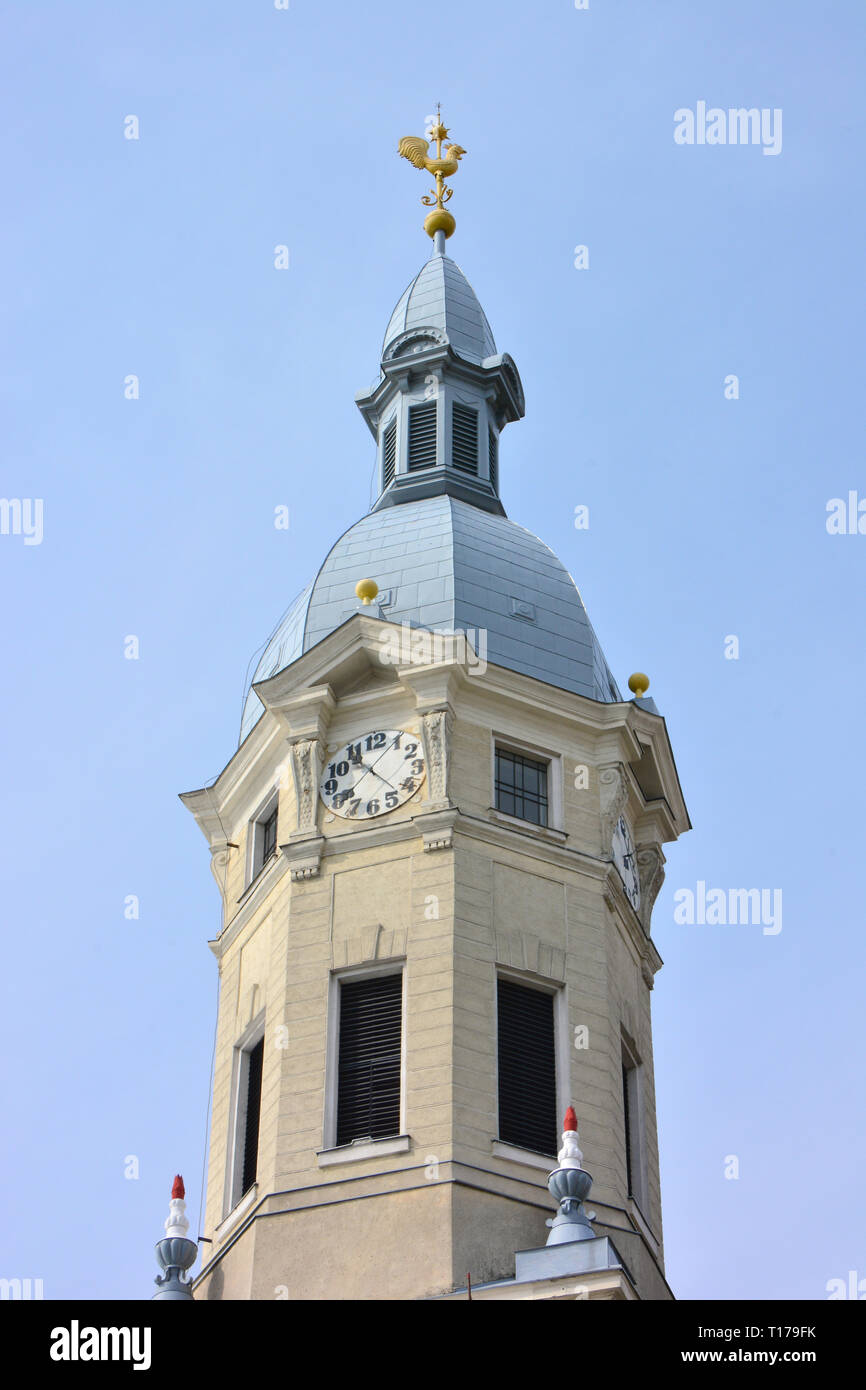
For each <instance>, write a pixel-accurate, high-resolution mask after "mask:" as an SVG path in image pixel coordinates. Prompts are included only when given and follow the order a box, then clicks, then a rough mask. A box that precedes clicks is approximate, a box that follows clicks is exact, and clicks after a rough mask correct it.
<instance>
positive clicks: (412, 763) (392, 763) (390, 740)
mask: <svg viewBox="0 0 866 1390" xmlns="http://www.w3.org/2000/svg"><path fill="white" fill-rule="evenodd" d="M425 771H426V769H425V767H424V751H423V749H422V747H421V740H420V739H419V738H418V737H417V735H416V734H408V733H407V732H406V730H405V729H376V730H374V731H373V733H369V734H360V735H359V736H358V737H357V738H356V739H353V740H352V742H351V743H347V744H346V746H345V747H344V748H341V749H340V750H339V751H338V752H337V753H329V754H328V762H327V765H326V767H325V770H324V772H323V774H322V781H321V785H320V787H319V792H320V795H321V798H322V800H323V801H324V803H325V805H326V806H327V808H328V810H329V811H333V812H334V815H336V816H342V817H344V818H345V819H347V820H349V819H351V820H371V819H372V818H373V817H374V816H384V815H387V813H388V812H389V811H394V810H396V808H397V807H398V806H402V804H403V802H404V801H408V800H409V798H410V796H414V795H415V793H416V792H417V790H418V788H419V787H420V786H421V783H422V782H423V781H424V776H425Z"/></svg>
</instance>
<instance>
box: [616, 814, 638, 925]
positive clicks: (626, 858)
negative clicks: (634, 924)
mask: <svg viewBox="0 0 866 1390" xmlns="http://www.w3.org/2000/svg"><path fill="white" fill-rule="evenodd" d="M611 852H612V854H613V862H614V864H615V865H616V867H617V869H618V871H619V876H620V878H621V879H622V886H623V888H624V889H625V891H626V897H627V898H628V900H629V902H630V903H631V905H632V907H633V908H634V910H635V912H637V910H638V908H639V907H640V878H639V876H638V871H637V855H636V853H635V848H634V844H633V843H632V838H631V832H630V831H629V828H628V825H627V824H626V820H625V816H620V818H619V820H618V821H617V823H616V829H615V830H614V832H613V844H612V845H611Z"/></svg>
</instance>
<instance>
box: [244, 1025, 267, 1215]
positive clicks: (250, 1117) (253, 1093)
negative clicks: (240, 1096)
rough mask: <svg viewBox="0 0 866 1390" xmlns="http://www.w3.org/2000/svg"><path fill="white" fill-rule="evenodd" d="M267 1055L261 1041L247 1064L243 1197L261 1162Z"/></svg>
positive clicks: (250, 1053) (252, 1049) (250, 1055)
mask: <svg viewBox="0 0 866 1390" xmlns="http://www.w3.org/2000/svg"><path fill="white" fill-rule="evenodd" d="M264 1055H265V1040H264V1038H262V1039H261V1041H260V1042H257V1043H256V1045H255V1047H252V1048H250V1051H249V1054H248V1056H249V1061H248V1062H247V1115H246V1120H245V1122H244V1169H243V1176H242V1178H241V1196H243V1194H244V1193H245V1192H246V1191H247V1190H248V1189H249V1188H251V1187H252V1185H253V1183H254V1182H255V1180H256V1168H257V1166H258V1161H259V1117H260V1115H261V1113H262V1062H263V1061H264Z"/></svg>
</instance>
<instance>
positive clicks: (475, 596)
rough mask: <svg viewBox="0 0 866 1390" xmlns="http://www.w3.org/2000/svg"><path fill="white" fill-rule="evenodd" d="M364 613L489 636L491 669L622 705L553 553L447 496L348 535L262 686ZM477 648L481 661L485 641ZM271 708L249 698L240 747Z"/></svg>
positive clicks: (381, 516)
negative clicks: (367, 596) (371, 601)
mask: <svg viewBox="0 0 866 1390" xmlns="http://www.w3.org/2000/svg"><path fill="white" fill-rule="evenodd" d="M367 576H370V577H372V578H374V579H375V580H376V583H377V584H378V586H379V598H378V601H377V605H374V606H373V607H371V608H368V609H363V608H362V606H361V604H360V602H359V600H358V599H357V597H356V595H355V585H356V584H357V582H358V580H359V579H363V578H365V577H367ZM379 604H381V608H380V607H379V606H378V605H379ZM358 612H367V613H370V614H371V615H373V616H377V615H378V616H380V617H382V618H385V619H386V620H387V621H388V622H394V623H409V624H411V625H412V626H414V627H422V628H432V629H436V630H440V631H449V632H451V631H462V632H467V633H469V634H470V636H471V634H472V632H473V631H474V632H475V633H476V634H477V633H478V632H479V631H481V632H484V633H485V634H486V639H485V640H486V643H487V653H486V659H487V661H488V662H489V663H490V664H492V665H496V666H504V667H506V668H508V669H509V670H512V671H519V672H520V673H521V674H523V675H526V676H534V677H535V679H536V680H541V681H546V682H547V683H548V684H550V685H556V686H559V687H560V688H561V689H563V690H572V691H574V692H575V694H577V695H585V696H586V697H588V698H589V699H591V700H603V701H608V702H609V701H617V700H620V699H621V698H622V697H621V695H620V692H619V690H618V689H617V685H616V682H615V681H614V679H613V676H612V675H611V673H610V670H609V668H608V665H607V662H606V661H605V658H604V655H603V653H602V650H601V647H600V645H599V642H598V639H597V637H596V635H595V632H594V631H593V628H592V625H591V623H590V621H589V618H588V616H587V613H586V609H585V608H584V606H583V600H582V599H581V597H580V594H579V592H578V590H577V586H576V585H575V582H574V580H573V579H572V577H571V575H570V574H569V573H568V570H567V569H566V568H565V566H564V565H563V564H562V562H561V561H560V560H558V559H557V557H556V556H555V555H554V553H553V551H552V550H550V549H549V548H548V547H547V546H546V545H545V544H544V543H543V541H540V540H539V539H538V537H537V536H534V535H533V534H532V532H531V531H527V530H525V529H524V527H522V526H518V525H517V524H516V523H515V522H513V521H510V520H509V519H508V518H507V517H505V516H498V515H494V514H492V513H490V512H486V511H482V510H480V509H479V508H478V507H475V506H473V505H472V504H471V503H468V502H461V501H459V500H458V499H456V498H454V497H451V496H448V495H441V496H436V497H428V498H424V499H423V500H421V501H413V502H404V503H402V504H401V505H400V506H398V507H391V508H387V509H385V510H384V511H379V512H371V513H370V514H369V515H368V516H365V517H363V518H362V519H361V520H360V521H358V522H356V523H355V525H354V526H352V527H350V528H349V530H348V531H346V532H345V534H344V535H342V536H341V537H340V539H339V540H338V541H337V543H336V545H335V546H334V547H333V549H332V550H331V552H330V554H329V555H328V557H327V559H326V560H325V562H324V564H323V565H322V568H321V569H320V570H319V573H318V574H317V576H316V578H315V579H314V581H313V583H312V584H310V585H308V587H307V588H306V589H305V590H304V591H303V593H302V594H300V595H299V597H298V598H297V599H296V600H295V602H294V603H293V604H292V606H291V607H290V608H289V610H288V611H287V613H286V614H285V616H284V617H283V619H282V620H281V622H280V624H279V626H278V627H277V629H276V631H275V632H274V634H273V636H272V637H271V639H270V641H269V642H268V645H267V647H266V648H265V651H264V654H263V655H262V657H261V659H260V661H259V663H258V666H257V667H256V671H255V675H254V676H253V683H255V682H256V681H261V680H266V679H267V678H268V677H269V676H273V675H276V673H277V672H278V671H281V670H283V669H284V668H285V667H286V666H289V665H290V664H291V663H292V662H293V661H295V660H297V658H298V657H299V656H301V655H302V653H303V652H306V651H309V649H310V648H311V647H314V646H315V645H316V643H317V642H321V641H322V640H323V639H324V638H325V637H327V636H328V634H329V633H331V632H333V631H334V630H335V629H336V628H338V627H340V626H341V625H342V624H343V623H344V622H346V621H347V619H349V618H351V617H353V616H354V614H356V613H358ZM473 645H474V646H475V647H476V650H479V646H478V641H477V640H476V641H475V642H474V643H473ZM262 709H263V707H262V704H261V701H260V700H259V698H258V696H257V695H256V694H255V692H254V691H253V690H250V691H249V692H248V694H247V698H246V704H245V706H244V713H243V721H242V725H241V740H242V741H243V739H244V738H246V736H247V734H248V733H249V732H250V730H251V729H252V728H253V726H254V725H255V723H256V722H257V720H258V719H259V716H260V715H261V714H262Z"/></svg>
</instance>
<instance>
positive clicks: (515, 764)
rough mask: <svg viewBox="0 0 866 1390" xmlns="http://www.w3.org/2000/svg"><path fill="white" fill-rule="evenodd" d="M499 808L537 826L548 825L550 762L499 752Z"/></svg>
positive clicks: (497, 781)
mask: <svg viewBox="0 0 866 1390" xmlns="http://www.w3.org/2000/svg"><path fill="white" fill-rule="evenodd" d="M495 790H496V809H497V811H503V812H504V813H505V815H506V816H517V817H518V818H519V819H520V820H528V821H531V822H532V824H533V825H547V809H548V798H547V763H540V762H536V760H535V758H525V757H524V756H523V754H522V753H511V752H509V750H508V749H507V748H497V750H496V786H495Z"/></svg>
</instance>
